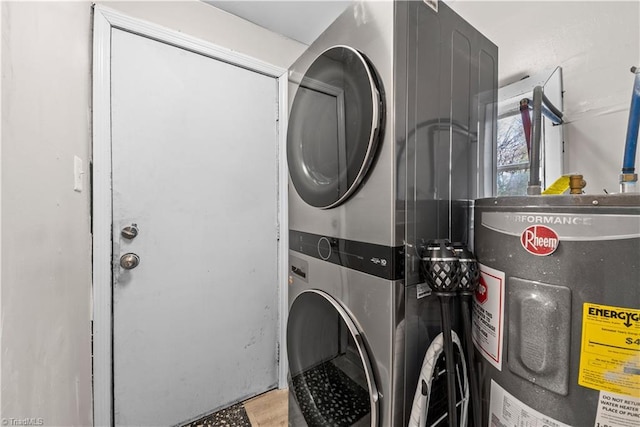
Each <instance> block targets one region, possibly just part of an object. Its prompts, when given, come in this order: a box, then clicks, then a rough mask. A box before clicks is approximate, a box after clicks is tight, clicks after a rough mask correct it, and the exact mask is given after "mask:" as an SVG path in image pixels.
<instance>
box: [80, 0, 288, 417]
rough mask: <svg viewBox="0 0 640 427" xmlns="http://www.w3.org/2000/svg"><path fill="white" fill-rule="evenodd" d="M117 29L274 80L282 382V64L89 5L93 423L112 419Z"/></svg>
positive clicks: (281, 367) (282, 368)
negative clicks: (91, 16) (113, 80)
mask: <svg viewBox="0 0 640 427" xmlns="http://www.w3.org/2000/svg"><path fill="white" fill-rule="evenodd" d="M113 29H120V30H123V31H127V32H130V33H134V34H137V35H140V36H143V37H148V38H150V39H153V40H156V41H159V42H162V43H167V44H169V45H172V46H176V47H179V48H182V49H185V50H188V51H191V52H195V53H198V54H200V55H204V56H207V57H209V58H212V59H216V60H220V61H224V62H226V63H230V64H232V65H237V66H239V67H242V68H245V69H248V70H250V71H254V72H257V73H260V74H263V75H266V76H269V77H273V78H274V81H275V82H277V84H278V107H277V108H278V113H277V114H278V115H277V132H278V136H277V150H276V152H275V153H274V154H275V155H276V160H277V162H278V172H277V175H278V176H277V177H275V178H276V179H277V180H278V200H277V208H278V222H279V224H277V225H276V226H277V236H278V247H277V251H278V254H277V256H278V266H277V271H278V279H277V282H278V283H277V287H278V309H279V312H278V327H279V333H278V336H279V340H280V342H279V343H277V346H278V347H277V348H278V353H279V363H278V387H279V388H286V387H287V370H288V366H287V360H286V351H285V345H284V344H285V342H286V325H287V306H288V304H287V300H288V296H287V280H286V278H287V272H288V267H287V266H288V247H289V242H288V240H289V237H288V232H287V230H288V229H289V226H288V221H287V211H288V203H287V200H288V170H287V163H286V133H287V118H288V108H287V105H288V101H287V96H288V95H287V86H288V78H287V70H286V69H283V68H281V67H276V66H274V65H271V64H268V63H266V62H263V61H261V60H258V59H255V58H252V57H249V56H247V55H243V54H241V53H238V52H234V51H232V50H230V49H227V48H224V47H221V46H217V45H214V44H212V43H209V42H205V41H203V40H200V39H198V38H195V37H193V36H189V35H186V34H183V33H181V32H178V31H174V30H171V29H168V28H165V27H162V26H160V25H157V24H153V23H149V22H147V21H144V20H141V19H137V18H132V17H130V16H128V15H126V14H123V13H121V12H118V11H116V10H113V9H110V8H108V7H104V6H100V5H95V6H94V27H93V135H92V139H93V146H92V162H93V168H92V180H93V184H92V198H93V202H92V215H91V220H92V230H93V241H92V244H93V266H92V268H93V271H92V274H93V289H92V292H93V316H92V318H93V331H92V332H93V337H92V340H93V424H94V426H111V425H113V421H114V420H113V409H114V408H113V402H114V400H113V397H114V396H113V346H112V338H113V329H112V320H113V318H112V308H113V307H112V303H113V301H112V259H113V254H112V248H113V246H112V219H113V218H112V200H111V197H112V188H111V31H112V30H113Z"/></svg>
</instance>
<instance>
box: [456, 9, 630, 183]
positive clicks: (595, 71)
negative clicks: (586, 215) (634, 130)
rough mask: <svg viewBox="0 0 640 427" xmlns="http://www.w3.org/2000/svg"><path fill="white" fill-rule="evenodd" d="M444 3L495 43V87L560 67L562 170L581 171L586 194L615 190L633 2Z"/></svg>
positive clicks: (626, 108) (625, 103) (626, 96)
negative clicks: (562, 125) (497, 58)
mask: <svg viewBox="0 0 640 427" xmlns="http://www.w3.org/2000/svg"><path fill="white" fill-rule="evenodd" d="M448 4H449V5H450V6H451V7H452V8H453V9H454V10H456V11H457V12H458V13H459V14H460V15H461V16H463V17H464V18H465V19H466V20H467V21H469V22H470V23H471V24H472V25H474V26H475V27H476V28H477V29H478V30H480V31H481V32H482V33H484V34H485V35H486V36H487V37H489V38H490V39H491V40H492V41H493V42H494V43H496V44H497V45H498V47H499V57H500V62H499V78H500V85H501V86H502V85H505V84H508V83H512V82H514V81H517V80H519V79H520V78H522V77H524V76H526V75H533V74H535V73H536V72H538V71H541V70H543V69H545V68H549V67H553V66H556V65H560V66H561V67H562V68H563V80H564V90H565V94H564V95H565V96H564V107H565V108H564V111H565V113H566V118H567V120H568V123H567V124H566V125H565V127H564V136H565V172H580V173H582V174H584V175H585V179H586V180H587V188H586V189H585V191H586V192H588V193H598V194H602V192H603V189H605V188H606V189H607V191H609V192H618V191H619V190H618V188H619V185H618V175H619V174H620V169H621V167H622V156H623V151H624V143H625V136H626V129H627V120H628V113H629V105H630V101H631V88H632V85H633V75H632V74H631V73H630V72H629V69H630V68H631V66H632V65H640V2H638V1H626V2H614V1H600V2H596V1H570V2H557V1H542V2H540V1H539V2H528V1H501V2H485V1H459V0H456V1H452V2H449V3H448ZM639 153H640V152H639ZM636 170H637V167H636Z"/></svg>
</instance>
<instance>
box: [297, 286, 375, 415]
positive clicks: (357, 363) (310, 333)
mask: <svg viewBox="0 0 640 427" xmlns="http://www.w3.org/2000/svg"><path fill="white" fill-rule="evenodd" d="M287 355H288V358H289V371H290V377H289V390H290V393H293V395H294V396H295V399H294V400H293V402H289V407H290V414H289V417H290V423H291V425H308V426H310V427H315V426H344V427H347V426H357V427H361V426H366V427H370V426H377V425H378V424H377V422H378V406H377V405H378V391H377V387H376V385H375V382H374V376H373V372H372V369H371V362H370V359H369V356H368V354H367V350H366V348H365V345H364V340H363V339H362V335H361V333H360V332H359V331H358V329H357V327H356V325H355V324H354V322H353V321H352V320H351V318H350V317H349V315H348V313H347V312H346V311H345V310H344V309H343V308H342V306H341V305H340V304H339V303H338V302H337V301H335V300H334V299H333V298H331V297H330V296H329V295H328V294H326V293H324V292H321V291H316V290H308V291H305V292H302V293H301V294H300V295H298V297H297V298H296V299H295V300H294V302H293V304H292V306H291V310H290V312H289V321H288V325H287Z"/></svg>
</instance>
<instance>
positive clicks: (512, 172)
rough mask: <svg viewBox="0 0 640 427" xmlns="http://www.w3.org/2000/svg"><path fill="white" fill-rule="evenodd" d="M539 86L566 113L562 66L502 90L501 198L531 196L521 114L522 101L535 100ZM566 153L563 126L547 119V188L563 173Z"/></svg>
mask: <svg viewBox="0 0 640 427" xmlns="http://www.w3.org/2000/svg"><path fill="white" fill-rule="evenodd" d="M536 86H542V87H543V89H544V93H545V95H546V96H547V98H549V100H550V101H551V102H552V103H553V104H554V105H555V106H556V107H557V108H558V109H559V110H561V111H562V69H561V68H560V67H557V68H555V69H553V70H550V71H544V72H541V73H539V74H537V75H535V76H533V77H527V78H525V79H522V80H520V81H518V82H516V83H513V84H510V85H507V86H504V87H502V88H500V89H499V90H498V132H497V135H498V136H497V140H498V141H497V150H496V153H497V159H496V160H497V161H496V169H497V171H496V177H497V178H496V179H497V182H496V192H497V194H496V195H497V196H522V195H526V194H527V184H528V182H529V153H528V150H527V143H526V139H525V134H524V128H523V126H522V117H521V115H520V100H521V99H523V98H529V99H532V97H533V95H532V93H533V88H534V87H536ZM530 114H531V113H530ZM563 151H564V150H563V138H562V126H554V125H553V123H551V121H550V120H548V119H547V118H546V117H544V116H543V126H542V141H541V147H540V152H541V155H542V159H541V162H540V178H541V181H542V183H541V184H542V188H543V189H544V188H546V187H547V186H548V185H551V184H552V183H553V182H554V181H555V180H556V179H557V178H559V177H560V176H561V175H562V174H563V169H564V168H563V163H564V160H563Z"/></svg>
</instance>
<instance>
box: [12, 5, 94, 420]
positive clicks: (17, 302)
mask: <svg viewBox="0 0 640 427" xmlns="http://www.w3.org/2000/svg"><path fill="white" fill-rule="evenodd" d="M0 7H1V8H2V58H1V59H2V61H1V62H2V147H1V150H2V151H1V154H0V161H1V168H2V183H1V185H2V188H1V189H0V191H1V194H2V212H1V221H2V222H1V229H2V242H1V245H2V250H1V254H2V258H1V260H0V261H1V263H2V272H1V294H2V298H1V306H0V313H1V317H2V326H1V327H2V331H1V342H0V353H1V354H2V361H1V367H0V371H1V374H2V375H1V378H0V383H1V384H0V387H1V393H2V403H1V408H0V413H1V414H2V421H3V424H5V423H6V424H9V423H11V424H12V425H13V424H14V421H12V419H13V420H15V423H16V424H17V422H18V421H23V420H24V419H25V418H28V419H32V420H36V421H37V422H38V423H42V424H43V425H60V426H63V425H64V426H72V425H73V426H87V425H91V424H92V415H91V323H90V318H91V312H90V308H91V305H90V298H91V234H90V216H89V199H90V197H89V195H90V192H89V179H88V173H87V172H86V171H88V170H89V166H88V164H89V155H90V152H89V148H90V131H91V129H90V125H91V123H90V102H91V85H90V81H91V80H90V66H91V49H90V42H89V41H90V39H91V3H90V2H42V3H35V2H2V4H1V6H0ZM76 156H77V158H78V159H79V160H80V161H79V162H78V163H79V166H80V163H81V166H82V167H80V168H78V169H79V170H78V172H79V173H78V178H79V181H80V183H79V184H80V186H81V187H82V190H81V191H74V157H76ZM82 171H84V174H81V173H80V172H82Z"/></svg>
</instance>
